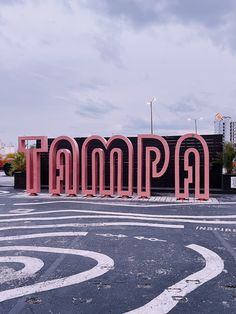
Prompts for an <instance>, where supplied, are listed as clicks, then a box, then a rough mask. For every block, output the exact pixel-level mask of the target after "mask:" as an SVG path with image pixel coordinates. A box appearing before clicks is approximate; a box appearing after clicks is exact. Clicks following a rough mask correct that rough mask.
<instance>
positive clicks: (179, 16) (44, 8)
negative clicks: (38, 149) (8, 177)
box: [0, 0, 236, 144]
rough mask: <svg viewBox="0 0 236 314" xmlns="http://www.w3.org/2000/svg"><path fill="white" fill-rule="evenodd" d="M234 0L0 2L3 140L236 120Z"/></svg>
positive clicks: (163, 130) (167, 129)
mask: <svg viewBox="0 0 236 314" xmlns="http://www.w3.org/2000/svg"><path fill="white" fill-rule="evenodd" d="M235 34H236V1H235V0H197V1H196V0H0V108H1V111H0V115H1V124H0V140H1V141H3V142H5V143H7V144H9V143H14V144H15V143H16V142H17V136H19V135H47V136H49V137H55V136H59V135H70V136H75V137H76V136H78V137H79V136H87V135H90V134H101V135H106V136H110V135H112V134H124V135H136V134H138V133H146V132H149V130H150V107H149V106H148V105H147V101H149V100H150V99H151V98H152V97H153V96H155V97H156V98H157V101H156V103H155V104H154V129H155V132H156V133H158V134H161V135H173V134H183V133H186V132H189V131H192V130H193V127H194V123H193V121H188V120H187V118H188V117H191V118H200V117H203V118H204V119H203V120H202V121H199V122H198V129H199V133H202V134H206V133H212V132H213V120H214V115H215V113H217V112H220V113H222V114H224V115H230V116H232V117H233V118H234V119H236V35H235Z"/></svg>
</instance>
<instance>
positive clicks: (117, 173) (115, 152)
mask: <svg viewBox="0 0 236 314" xmlns="http://www.w3.org/2000/svg"><path fill="white" fill-rule="evenodd" d="M94 140H96V141H99V142H100V143H102V145H103V147H104V149H106V150H108V149H109V148H110V147H111V144H112V143H114V141H116V140H122V141H124V142H125V143H126V145H127V148H128V188H127V190H125V189H124V187H123V152H122V150H121V149H119V148H112V149H111V151H110V186H109V189H106V188H105V154H104V151H103V149H102V148H96V149H94V150H93V151H92V188H91V189H89V188H88V168H87V165H88V162H87V159H88V148H89V144H90V143H91V142H92V141H94ZM116 158H117V169H115V168H116V167H115V160H116ZM98 165H99V167H98ZM98 168H99V174H98ZM98 175H99V190H98V189H97V186H98ZM116 182H117V194H118V195H119V196H121V197H122V196H132V194H133V145H132V143H131V142H130V140H129V139H128V138H127V137H125V136H122V135H114V136H112V137H111V138H109V140H108V141H107V140H106V139H105V138H104V137H101V136H98V135H93V136H90V137H88V138H87V139H86V140H85V141H84V144H83V146H82V193H83V194H84V195H93V196H94V195H96V194H97V192H99V194H101V195H102V196H112V195H114V194H115V185H116Z"/></svg>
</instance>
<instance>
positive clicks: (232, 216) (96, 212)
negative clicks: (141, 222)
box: [0, 208, 236, 219]
mask: <svg viewBox="0 0 236 314" xmlns="http://www.w3.org/2000/svg"><path fill="white" fill-rule="evenodd" d="M34 210H35V209H32V208H31V209H29V212H24V211H27V209H26V208H18V209H16V210H14V211H17V212H16V213H15V212H14V214H7V213H6V214H0V217H6V216H13V217H15V216H25V215H39V214H40V215H41V214H54V213H55V214H58V213H91V214H104V215H115V216H116V215H122V216H135V217H136V216H137V217H150V218H151V217H152V218H173V219H175V218H184V219H185V218H186V219H221V218H225V219H232V218H236V215H211V216H209V215H208V216H202V215H194V216H189V215H152V214H140V213H124V212H114V211H102V210H88V209H57V210H46V211H34ZM32 211H34V212H32ZM10 212H13V210H12V211H10Z"/></svg>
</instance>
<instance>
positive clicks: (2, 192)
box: [0, 191, 10, 194]
mask: <svg viewBox="0 0 236 314" xmlns="http://www.w3.org/2000/svg"><path fill="white" fill-rule="evenodd" d="M9 193H10V192H9V191H0V194H9Z"/></svg>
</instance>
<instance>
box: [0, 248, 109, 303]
mask: <svg viewBox="0 0 236 314" xmlns="http://www.w3.org/2000/svg"><path fill="white" fill-rule="evenodd" d="M0 251H1V252H5V251H30V252H46V253H56V254H69V255H77V256H83V257H88V258H92V259H94V260H96V261H97V265H96V266H95V267H93V268H91V269H90V270H87V271H83V272H82V273H79V274H75V275H71V276H68V277H63V278H59V279H53V280H48V281H43V282H38V283H35V284H32V285H29V286H25V287H19V288H14V289H9V290H5V291H1V292H0V302H3V301H6V300H11V299H15V298H19V297H22V296H25V295H28V294H33V293H36V292H37V293H39V292H43V291H49V290H53V289H58V288H62V287H68V286H71V285H75V284H79V283H81V282H84V281H87V280H90V279H92V278H96V277H98V276H101V275H103V274H105V273H106V272H108V270H109V269H111V268H112V267H113V266H114V261H113V260H112V259H111V258H110V257H108V256H107V255H104V254H101V253H96V252H92V251H84V250H76V249H64V248H54V247H37V246H6V247H0Z"/></svg>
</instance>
